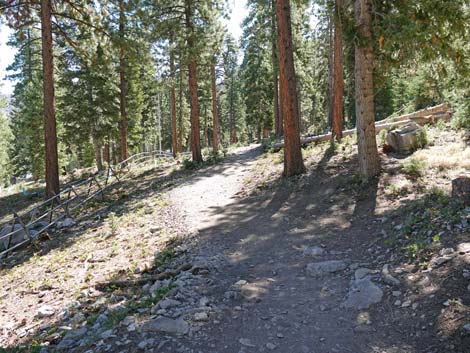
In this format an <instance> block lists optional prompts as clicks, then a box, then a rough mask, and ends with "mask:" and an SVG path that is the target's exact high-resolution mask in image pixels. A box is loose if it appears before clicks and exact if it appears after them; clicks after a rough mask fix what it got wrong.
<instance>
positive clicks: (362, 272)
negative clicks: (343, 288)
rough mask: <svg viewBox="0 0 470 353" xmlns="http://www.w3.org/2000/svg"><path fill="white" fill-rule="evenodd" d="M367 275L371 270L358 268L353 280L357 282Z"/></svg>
mask: <svg viewBox="0 0 470 353" xmlns="http://www.w3.org/2000/svg"><path fill="white" fill-rule="evenodd" d="M369 273H371V270H369V269H368V268H365V267H361V268H358V269H357V270H356V271H355V272H354V278H355V279H356V281H357V280H360V279H363V278H364V277H365V276H367V275H368V274H369Z"/></svg>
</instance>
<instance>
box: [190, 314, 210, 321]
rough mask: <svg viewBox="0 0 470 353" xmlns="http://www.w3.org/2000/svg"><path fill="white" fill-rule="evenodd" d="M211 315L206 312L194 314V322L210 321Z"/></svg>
mask: <svg viewBox="0 0 470 353" xmlns="http://www.w3.org/2000/svg"><path fill="white" fill-rule="evenodd" d="M208 320H209V315H207V313H206V312H201V313H196V314H194V321H208Z"/></svg>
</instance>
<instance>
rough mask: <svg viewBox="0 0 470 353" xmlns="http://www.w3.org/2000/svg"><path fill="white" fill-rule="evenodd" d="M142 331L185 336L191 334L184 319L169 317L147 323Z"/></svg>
mask: <svg viewBox="0 0 470 353" xmlns="http://www.w3.org/2000/svg"><path fill="white" fill-rule="evenodd" d="M142 331H144V332H153V331H157V332H165V333H174V334H178V335H185V334H187V333H188V332H189V325H188V323H187V322H186V321H184V320H183V319H170V318H167V317H163V316H160V317H157V318H156V319H153V320H151V321H148V322H146V323H145V324H144V325H143V326H142Z"/></svg>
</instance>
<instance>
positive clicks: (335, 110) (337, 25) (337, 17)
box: [331, 0, 343, 141]
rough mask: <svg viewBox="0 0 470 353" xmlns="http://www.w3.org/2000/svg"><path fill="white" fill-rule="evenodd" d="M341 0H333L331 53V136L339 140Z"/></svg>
mask: <svg viewBox="0 0 470 353" xmlns="http://www.w3.org/2000/svg"><path fill="white" fill-rule="evenodd" d="M342 10H343V0H335V14H334V39H333V45H334V55H333V102H332V107H331V109H332V114H331V116H332V124H331V125H332V126H331V127H332V128H331V132H332V136H333V138H336V140H338V141H340V140H341V138H342V131H343V25H342V23H341V13H342Z"/></svg>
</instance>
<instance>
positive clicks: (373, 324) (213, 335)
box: [0, 126, 470, 353]
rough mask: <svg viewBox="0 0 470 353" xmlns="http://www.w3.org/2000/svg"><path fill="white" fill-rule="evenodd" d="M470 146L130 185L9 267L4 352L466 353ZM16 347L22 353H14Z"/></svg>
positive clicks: (265, 160)
mask: <svg viewBox="0 0 470 353" xmlns="http://www.w3.org/2000/svg"><path fill="white" fill-rule="evenodd" d="M466 138H467V137H466V135H465V134H464V133H462V132H458V131H455V130H452V129H450V128H449V127H442V126H441V127H439V128H438V129H433V130H431V131H429V139H430V140H431V141H432V142H431V143H430V144H429V146H428V147H426V148H425V149H422V150H419V151H417V152H415V153H413V154H412V155H407V156H400V155H393V154H388V155H386V154H383V153H382V154H381V159H382V165H383V172H382V174H381V176H380V177H379V178H377V179H375V180H374V181H373V182H370V183H367V184H363V183H362V182H361V181H360V179H359V178H358V177H357V175H356V174H355V170H356V165H357V160H356V149H355V147H354V141H352V140H351V139H344V141H343V143H342V144H339V145H328V144H322V145H317V146H311V147H308V148H307V149H306V150H304V157H305V162H306V166H307V173H306V174H304V175H302V176H299V177H295V178H290V179H284V178H281V177H280V172H281V170H282V158H283V157H282V153H264V154H263V153H261V149H260V147H258V146H250V147H245V148H240V149H238V150H237V151H236V152H235V153H234V154H232V155H230V156H228V157H227V158H225V159H224V160H223V161H222V162H220V163H218V164H216V165H213V166H208V167H204V168H201V169H199V170H196V171H188V170H184V169H183V168H181V165H171V166H166V167H161V168H158V169H151V168H150V169H147V170H142V171H139V172H136V173H135V175H133V177H132V178H129V179H128V180H127V181H126V182H125V183H123V184H122V185H119V186H118V187H116V188H115V189H113V191H112V193H111V194H110V195H109V196H108V197H107V199H106V200H105V201H104V202H96V203H95V204H94V205H92V206H90V208H89V209H87V210H85V211H86V212H85V211H84V214H83V216H82V219H81V221H80V222H79V223H78V224H77V225H75V226H73V227H72V228H69V229H67V230H64V231H63V232H62V233H57V234H51V238H52V239H50V240H45V241H44V242H43V243H42V244H41V249H40V250H35V249H34V248H26V249H23V250H22V251H20V252H18V253H16V254H15V255H14V256H12V257H11V258H8V259H4V260H3V264H2V269H1V273H0V288H1V289H0V300H1V301H0V313H1V315H0V327H2V329H3V332H2V336H1V338H0V344H1V345H2V346H4V347H11V348H9V350H8V351H21V350H23V351H37V352H40V351H42V352H54V351H64V352H87V353H92V352H202V353H206V352H214V353H215V352H240V353H241V352H246V353H248V352H269V351H275V352H283V353H291V352H292V353H297V352H299V353H302V352H305V353H327V352H338V353H348V352H349V353H373V352H377V353H379V352H380V353H421V352H422V353H441V352H455V353H468V352H470V306H469V305H470V286H469V283H470V244H469V242H470V239H469V228H470V223H469V222H470V208H469V207H466V206H465V205H464V204H462V203H461V202H459V201H458V200H453V199H452V198H451V197H450V183H451V180H452V179H453V178H454V177H455V176H457V175H460V174H461V173H464V172H465V171H467V170H468V169H469V168H470V166H469V165H467V164H468V163H469V162H468V160H470V159H469V158H467V157H469V156H470V148H469V147H468V146H467V140H466ZM20 347H23V348H20Z"/></svg>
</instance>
